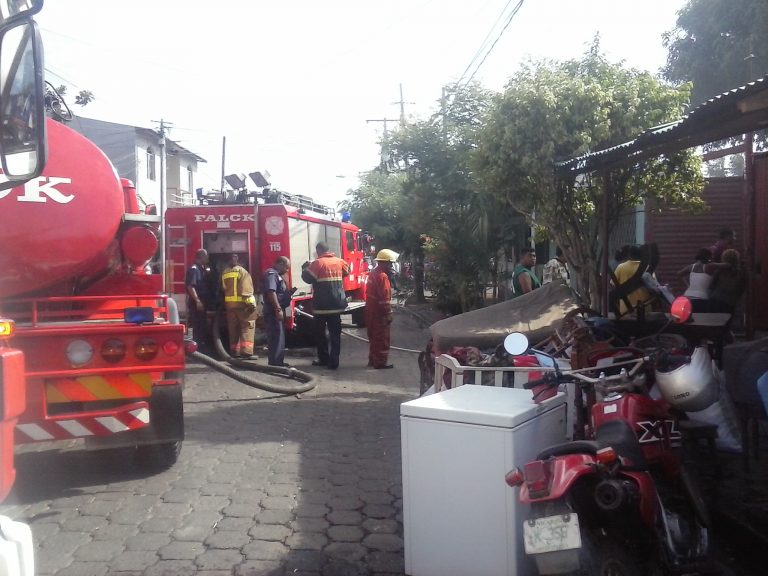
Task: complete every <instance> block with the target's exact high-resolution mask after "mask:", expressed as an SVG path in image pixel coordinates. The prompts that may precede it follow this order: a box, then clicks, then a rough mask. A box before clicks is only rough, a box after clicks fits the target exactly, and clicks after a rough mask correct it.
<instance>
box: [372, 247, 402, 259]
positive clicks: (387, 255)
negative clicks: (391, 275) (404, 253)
mask: <svg viewBox="0 0 768 576" xmlns="http://www.w3.org/2000/svg"><path fill="white" fill-rule="evenodd" d="M399 257H400V254H398V253H397V252H395V251H394V250H390V249H389V248H384V249H383V250H379V253H378V254H376V258H375V259H376V260H378V261H379V262H395V261H396V260H397V259H398V258H399Z"/></svg>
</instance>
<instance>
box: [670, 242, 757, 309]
mask: <svg viewBox="0 0 768 576" xmlns="http://www.w3.org/2000/svg"><path fill="white" fill-rule="evenodd" d="M734 243H735V235H734V233H733V230H730V229H726V230H722V231H721V232H720V237H719V239H718V241H717V242H716V243H715V244H714V245H712V246H711V247H709V248H701V249H699V251H698V252H697V253H696V259H695V260H694V262H693V263H692V264H689V265H688V266H685V267H684V268H682V269H681V270H680V271H679V272H678V276H680V277H682V278H683V280H684V282H685V283H686V286H687V288H686V290H685V293H684V294H683V295H684V296H686V297H687V298H688V299H689V300H690V301H691V307H692V310H693V311H694V312H723V313H728V314H733V312H734V311H735V309H736V306H737V305H738V303H739V300H740V299H741V295H742V294H743V293H744V290H745V288H746V277H745V274H744V271H743V269H742V266H741V257H740V256H739V252H738V251H737V250H736V249H735V248H734V247H733V246H734Z"/></svg>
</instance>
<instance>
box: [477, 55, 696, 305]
mask: <svg viewBox="0 0 768 576" xmlns="http://www.w3.org/2000/svg"><path fill="white" fill-rule="evenodd" d="M688 90H689V87H688V86H687V85H683V86H681V87H677V88H674V87H670V86H666V85H664V84H662V83H661V82H659V81H658V80H657V79H656V78H654V77H653V76H651V75H650V74H648V73H646V72H640V71H638V70H634V69H627V68H624V67H623V66H622V65H620V64H613V63H610V62H608V61H607V60H606V59H605V57H604V55H603V54H602V53H601V52H600V48H599V44H598V42H597V41H596V42H595V43H594V45H593V46H592V47H591V49H590V50H588V51H587V52H586V53H585V54H584V56H583V57H582V58H580V59H578V60H570V61H566V62H553V61H546V60H545V61H537V62H530V63H528V64H527V65H525V66H523V67H522V68H521V70H520V71H519V72H518V73H516V74H515V75H514V76H513V77H512V78H511V80H510V81H509V83H508V85H507V87H506V89H505V91H504V93H503V94H502V95H501V96H500V97H499V98H498V99H497V101H496V103H495V106H494V108H493V110H492V111H491V114H490V119H489V122H488V124H487V126H486V128H485V130H484V131H483V133H482V134H481V137H480V145H479V148H478V150H477V153H476V156H475V158H476V168H477V170H478V176H479V178H480V180H481V182H483V184H484V186H483V187H482V188H481V190H484V191H486V193H488V194H491V195H492V197H493V200H495V201H496V202H498V203H500V204H502V205H503V204H508V205H509V206H512V207H514V208H515V209H517V210H519V211H520V212H521V213H523V214H525V215H526V217H527V218H528V220H529V221H530V222H531V224H532V225H534V226H537V227H539V228H543V229H546V230H547V231H548V233H549V235H550V237H551V238H552V239H553V240H554V241H555V242H556V243H557V244H559V245H560V246H561V247H562V248H563V250H564V252H565V254H566V257H567V258H568V260H569V261H570V264H571V266H572V268H573V270H574V273H575V274H576V275H577V277H578V279H579V286H580V289H581V291H582V295H583V296H584V297H585V300H587V301H588V302H592V303H593V304H596V303H597V302H598V301H599V290H598V285H599V283H598V274H597V271H598V270H599V263H600V255H601V243H600V242H599V241H598V237H599V232H600V218H599V214H600V208H601V205H602V201H603V180H604V176H602V175H600V174H586V175H583V176H580V177H574V178H571V179H569V180H567V181H564V180H558V179H556V178H555V176H554V172H553V165H554V163H555V162H556V161H557V160H563V159H567V158H570V157H573V156H576V155H580V154H584V153H586V152H589V151H594V150H600V149H603V148H607V147H610V146H614V145H617V144H620V143H622V142H626V141H628V140H630V139H632V138H633V137H635V136H636V135H637V134H639V133H640V132H642V131H643V130H645V129H647V128H649V127H652V126H655V125H658V124H661V123H663V122H668V121H671V120H674V119H677V118H678V117H679V116H680V115H681V113H682V111H683V108H684V106H685V104H686V103H687V102H688ZM605 183H606V184H607V185H608V186H609V187H610V190H611V193H610V194H609V195H608V197H607V212H608V216H609V218H608V220H609V235H610V231H611V230H612V228H613V226H614V224H615V222H616V221H617V219H618V218H619V217H620V215H621V214H623V213H625V212H627V211H629V210H631V209H632V208H634V207H635V206H636V205H637V204H639V203H641V202H642V201H643V199H644V198H655V199H657V200H659V201H660V203H661V204H662V205H670V204H674V205H680V204H686V203H688V204H697V199H698V194H699V192H700V190H701V188H702V186H703V179H702V177H701V171H700V165H699V162H698V161H697V160H696V159H695V158H694V156H693V154H692V153H691V152H689V151H686V152H681V153H677V154H673V155H669V156H667V157H663V158H658V159H651V160H648V161H645V162H643V163H641V164H637V165H634V166H631V167H628V168H622V169H616V170H612V171H611V172H610V173H609V174H608V175H607V180H606V182H605ZM698 202H700V201H698ZM609 237H610V236H609Z"/></svg>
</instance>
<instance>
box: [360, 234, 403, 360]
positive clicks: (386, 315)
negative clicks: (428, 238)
mask: <svg viewBox="0 0 768 576" xmlns="http://www.w3.org/2000/svg"><path fill="white" fill-rule="evenodd" d="M398 256H399V254H398V253H397V252H394V251H392V250H388V249H386V248H385V249H384V250H380V251H379V253H378V254H377V255H376V267H375V268H374V269H373V270H371V271H370V272H369V273H368V283H367V284H366V288H365V325H366V327H367V329H368V366H371V367H373V368H376V369H385V368H393V366H392V364H389V363H388V362H387V361H388V359H389V330H390V326H391V324H392V284H391V283H390V280H389V276H390V274H391V273H392V265H393V264H394V263H395V262H396V261H397V258H398Z"/></svg>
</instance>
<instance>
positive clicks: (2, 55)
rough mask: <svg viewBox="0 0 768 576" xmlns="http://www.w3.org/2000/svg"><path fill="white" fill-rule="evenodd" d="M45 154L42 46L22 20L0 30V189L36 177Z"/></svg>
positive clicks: (34, 30)
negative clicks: (0, 173) (0, 169)
mask: <svg viewBox="0 0 768 576" xmlns="http://www.w3.org/2000/svg"><path fill="white" fill-rule="evenodd" d="M0 6H1V5H0ZM46 155H47V147H46V130H45V95H44V85H43V46H42V41H41V39H40V33H39V32H38V29H37V25H36V24H35V23H34V22H33V21H32V20H31V19H29V20H22V21H19V22H17V23H16V24H15V25H13V26H11V27H8V28H6V29H4V30H2V31H0V165H2V170H3V174H2V175H0V190H5V189H8V188H12V187H14V186H18V185H19V184H22V183H24V182H26V181H28V180H30V179H32V178H35V177H37V176H39V175H40V174H41V173H42V171H43V168H44V166H45V161H46Z"/></svg>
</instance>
